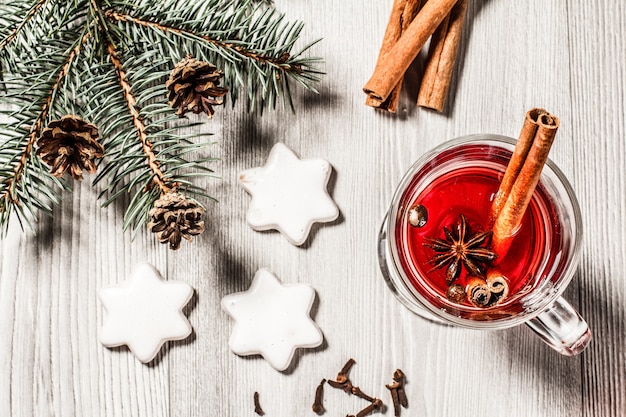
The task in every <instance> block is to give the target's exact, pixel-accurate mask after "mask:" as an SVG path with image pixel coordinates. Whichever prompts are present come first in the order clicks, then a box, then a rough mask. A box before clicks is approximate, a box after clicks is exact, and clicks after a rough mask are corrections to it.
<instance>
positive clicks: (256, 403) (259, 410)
mask: <svg viewBox="0 0 626 417" xmlns="http://www.w3.org/2000/svg"><path fill="white" fill-rule="evenodd" d="M254 412H255V413H257V414H258V415H260V416H262V415H264V414H265V412H264V411H263V409H262V408H261V403H259V393H258V392H256V391H255V392H254Z"/></svg>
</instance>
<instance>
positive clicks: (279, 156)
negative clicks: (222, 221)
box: [239, 143, 339, 246]
mask: <svg viewBox="0 0 626 417" xmlns="http://www.w3.org/2000/svg"><path fill="white" fill-rule="evenodd" d="M331 172H332V166H331V165H330V163H329V162H328V161H326V160H324V159H319V158H312V159H300V158H298V156H297V155H296V154H295V153H294V152H293V151H292V150H291V149H289V148H288V147H287V146H286V145H284V144H283V143H277V144H276V145H274V147H273V148H272V150H271V151H270V154H269V157H268V158H267V162H266V164H265V165H264V166H262V167H257V168H251V169H248V170H246V171H243V172H242V173H240V174H239V183H240V184H241V185H242V186H243V187H244V188H245V190H246V191H247V192H248V193H250V195H251V196H252V201H251V202H250V208H249V209H248V215H247V222H248V224H249V225H250V227H252V228H253V229H254V230H270V229H275V230H278V231H279V232H281V233H282V234H283V235H284V236H285V237H286V238H287V239H288V240H289V241H290V242H291V243H293V244H294V245H297V246H299V245H302V244H303V243H304V242H305V241H306V239H307V237H308V235H309V232H310V230H311V226H312V225H313V223H315V222H330V221H333V220H335V219H336V218H337V216H339V209H338V208H337V206H336V205H335V203H334V201H333V200H332V198H331V197H330V196H329V195H328V192H327V190H326V186H327V184H328V180H329V178H330V174H331Z"/></svg>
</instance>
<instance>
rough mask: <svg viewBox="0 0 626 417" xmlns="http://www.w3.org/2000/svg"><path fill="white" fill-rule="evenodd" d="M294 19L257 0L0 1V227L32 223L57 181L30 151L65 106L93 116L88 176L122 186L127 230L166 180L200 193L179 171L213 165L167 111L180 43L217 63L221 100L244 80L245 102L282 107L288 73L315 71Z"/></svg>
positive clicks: (54, 195) (59, 185) (52, 197)
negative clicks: (93, 162)
mask: <svg viewBox="0 0 626 417" xmlns="http://www.w3.org/2000/svg"><path fill="white" fill-rule="evenodd" d="M302 27H303V25H302V23H301V22H293V23H289V22H286V21H285V19H284V16H283V15H282V14H279V13H278V12H276V11H275V9H274V8H273V7H272V5H271V1H269V0H205V1H191V2H190V1H188V0H71V1H66V0H13V1H12V2H10V3H5V4H0V80H1V81H2V87H3V88H4V92H3V93H0V115H2V117H3V118H2V122H1V123H0V229H1V230H0V231H1V232H5V231H6V230H7V227H8V223H9V220H10V218H11V217H12V213H16V214H17V218H18V220H19V222H20V224H23V223H27V224H29V225H31V227H32V224H31V222H32V220H36V219H37V217H38V216H37V212H38V211H43V212H45V213H51V212H52V207H53V206H54V205H58V204H59V202H60V190H69V186H68V184H67V183H66V182H65V180H63V179H62V178H56V177H53V176H52V175H51V174H50V173H49V171H48V168H47V167H46V166H45V164H44V163H43V162H42V161H41V160H40V159H39V158H38V156H37V155H36V154H35V151H36V146H37V141H38V139H39V137H40V136H41V134H42V131H43V130H44V128H45V127H47V126H48V124H49V123H50V122H51V121H53V120H58V119H60V118H61V117H63V116H64V115H66V114H76V115H77V116H80V117H81V118H83V119H85V120H89V122H90V123H94V124H96V125H97V126H98V128H99V130H100V138H101V142H102V144H103V145H104V147H105V150H106V154H105V159H104V161H103V163H102V164H100V165H101V166H100V170H99V171H100V172H99V173H98V174H97V176H96V178H95V180H94V182H95V183H100V182H104V181H105V180H106V183H105V185H104V187H103V188H102V192H101V193H100V196H102V197H103V196H106V199H105V201H104V203H103V205H104V206H107V205H109V204H111V203H112V202H113V201H115V200H117V199H118V198H119V197H121V196H123V195H126V194H129V195H130V196H131V198H130V202H129V203H128V206H127V209H126V213H125V219H124V229H126V228H131V229H134V230H135V231H137V230H139V229H138V228H139V226H141V225H144V224H145V223H146V220H147V219H148V212H149V211H150V209H151V208H152V206H153V205H154V204H155V201H156V200H157V199H159V198H160V197H161V196H163V195H165V194H168V193H170V192H172V191H176V192H182V193H183V194H184V195H185V196H186V197H185V198H187V199H188V200H189V201H192V202H194V201H196V200H194V199H193V196H202V197H205V198H209V199H212V197H211V196H210V195H208V194H207V193H206V191H205V190H203V189H202V188H200V187H198V186H196V185H194V184H193V183H192V182H191V180H192V179H193V178H195V177H197V176H214V174H213V171H212V170H211V169H210V168H208V167H206V166H205V164H207V163H210V162H212V161H214V158H211V157H203V156H201V155H202V154H203V152H204V150H203V149H204V147H205V146H206V145H208V144H210V143H206V142H204V141H200V142H198V139H200V136H201V135H199V134H192V135H182V134H181V133H179V131H180V129H181V128H185V127H193V126H196V125H197V124H198V123H192V122H190V121H182V122H181V120H179V118H178V117H177V116H176V115H175V114H174V112H173V110H172V109H171V108H170V107H169V106H168V105H167V103H166V90H165V88H164V85H163V84H164V81H165V80H166V79H167V77H168V75H169V73H170V71H171V70H172V68H173V67H174V65H175V64H176V63H177V62H178V61H179V60H181V59H182V58H183V57H184V56H186V55H187V54H192V55H195V56H196V57H197V58H198V59H200V60H204V61H209V62H212V63H214V64H216V65H217V66H218V67H219V68H223V70H224V72H225V78H224V85H225V87H228V89H229V90H230V94H231V98H232V100H233V103H234V102H235V100H236V99H237V97H238V96H239V95H240V92H241V91H242V90H244V89H245V90H246V101H247V103H248V105H249V108H250V109H252V108H254V107H255V106H256V105H257V104H258V105H259V107H260V108H261V109H262V108H263V107H265V106H270V107H275V106H276V104H277V102H278V100H277V99H278V98H282V99H283V100H284V101H283V103H288V104H289V105H290V106H291V107H292V108H293V103H292V100H291V90H290V86H289V80H290V79H291V80H293V81H295V82H296V83H298V84H300V85H301V86H303V87H304V88H305V89H309V90H312V91H316V90H315V87H314V85H313V84H314V83H315V82H316V81H317V80H318V78H319V76H320V74H321V72H320V71H319V70H318V69H317V68H316V66H317V65H318V63H319V59H317V58H310V57H306V56H305V53H306V51H308V50H309V49H310V47H311V46H312V45H313V44H314V43H315V42H313V43H311V44H309V45H305V46H304V47H303V48H302V49H301V50H300V51H298V52H294V51H293V48H294V46H295V44H296V43H297V42H298V41H299V39H300V33H301V30H302ZM198 155H200V156H198ZM195 204H196V203H193V204H192V205H195ZM192 205H190V206H189V207H191V206H192ZM194 207H195V206H194ZM194 210H197V209H194ZM197 232H198V229H196V230H195V232H194V233H197Z"/></svg>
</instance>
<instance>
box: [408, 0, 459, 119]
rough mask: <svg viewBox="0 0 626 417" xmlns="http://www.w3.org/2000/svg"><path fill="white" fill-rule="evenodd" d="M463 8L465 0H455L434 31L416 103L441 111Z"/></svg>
mask: <svg viewBox="0 0 626 417" xmlns="http://www.w3.org/2000/svg"><path fill="white" fill-rule="evenodd" d="M466 10H467V0H458V1H457V3H456V5H455V6H454V7H453V8H452V11H451V12H450V14H449V15H448V16H447V17H446V18H445V19H444V20H443V22H441V24H440V25H439V27H438V28H437V30H436V31H435V33H433V37H432V39H431V41H430V49H429V52H428V61H427V62H426V68H425V69H424V76H423V77H422V82H421V85H420V89H419V94H418V96H417V105H418V106H420V107H425V108H429V109H432V110H436V111H438V112H442V111H443V108H444V106H445V103H446V97H447V95H448V89H449V88H450V81H451V80H452V70H453V69H454V62H455V61H456V56H457V53H458V50H459V44H460V41H461V35H462V33H463V23H464V22H465V14H466Z"/></svg>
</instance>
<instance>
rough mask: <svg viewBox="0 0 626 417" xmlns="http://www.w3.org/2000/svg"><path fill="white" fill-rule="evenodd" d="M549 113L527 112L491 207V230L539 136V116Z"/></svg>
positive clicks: (535, 110) (540, 111)
mask: <svg viewBox="0 0 626 417" xmlns="http://www.w3.org/2000/svg"><path fill="white" fill-rule="evenodd" d="M547 113H548V112H547V111H546V110H544V109H540V108H535V109H532V110H529V111H528V112H526V118H525V119H524V125H523V126H522V130H521V132H520V135H519V138H518V139H517V143H516V144H515V149H514V150H513V154H512V155H511V159H510V160H509V164H508V165H507V167H506V171H505V172H504V177H502V181H501V182H500V188H499V189H498V192H497V193H496V196H495V198H494V200H493V203H492V205H491V215H490V216H489V217H490V224H489V227H490V228H491V227H492V226H493V224H494V223H495V221H496V218H497V217H498V215H499V214H500V211H501V210H502V207H503V206H504V204H505V203H506V200H507V198H509V194H510V193H511V189H512V188H513V184H514V183H515V180H516V179H517V176H518V175H519V172H520V171H521V169H522V165H524V161H525V160H526V156H527V155H528V151H529V150H530V147H531V146H532V144H533V141H534V139H535V135H536V134H537V129H538V128H539V116H541V115H542V114H547Z"/></svg>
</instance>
